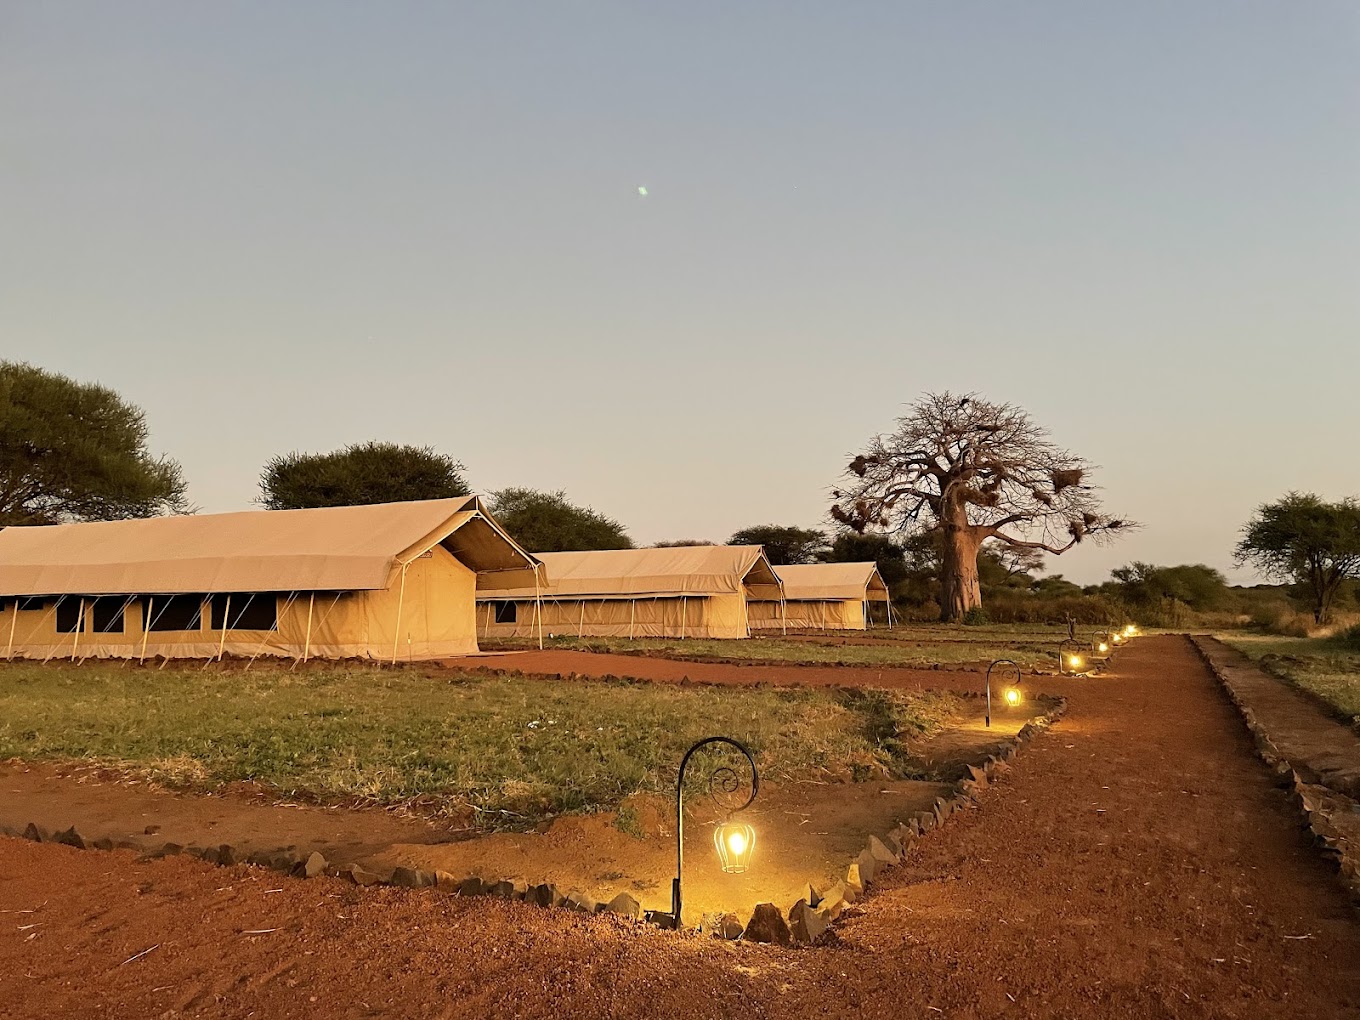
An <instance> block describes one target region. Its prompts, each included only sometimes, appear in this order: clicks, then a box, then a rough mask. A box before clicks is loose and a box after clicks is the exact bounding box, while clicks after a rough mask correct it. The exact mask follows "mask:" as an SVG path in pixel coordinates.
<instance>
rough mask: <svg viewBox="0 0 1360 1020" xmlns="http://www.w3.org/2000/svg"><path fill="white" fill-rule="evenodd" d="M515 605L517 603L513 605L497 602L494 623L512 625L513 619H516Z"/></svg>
mask: <svg viewBox="0 0 1360 1020" xmlns="http://www.w3.org/2000/svg"><path fill="white" fill-rule="evenodd" d="M516 605H517V603H515V602H497V603H496V622H497V623H514V622H515V619H516V617H515V607H516Z"/></svg>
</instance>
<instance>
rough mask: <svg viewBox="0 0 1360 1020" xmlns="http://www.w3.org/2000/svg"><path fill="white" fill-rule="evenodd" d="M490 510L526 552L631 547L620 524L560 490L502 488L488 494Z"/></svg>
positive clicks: (625, 531)
mask: <svg viewBox="0 0 1360 1020" xmlns="http://www.w3.org/2000/svg"><path fill="white" fill-rule="evenodd" d="M491 512H492V513H494V514H495V515H496V519H497V520H499V521H500V522H501V524H503V525H504V526H505V530H506V531H508V532H509V533H510V535H511V536H512V537H513V538H514V539H515V541H516V542H518V543H519V544H520V545H522V546H523V547H524V548H525V549H527V550H529V552H576V551H581V550H588V549H632V548H633V540H632V539H631V538H629V537H628V532H627V530H626V529H625V528H624V526H623V525H622V524H620V523H619V522H618V521H616V520H614V518H612V517H606V516H605V515H604V514H602V513H599V512H597V511H595V510H592V509H591V508H590V507H584V506H577V505H576V504H574V503H572V502H571V501H570V500H569V499H567V494H566V493H565V492H562V491H558V492H540V491H538V490H537V489H524V488H510V489H501V490H500V491H499V492H493V493H492V494H491Z"/></svg>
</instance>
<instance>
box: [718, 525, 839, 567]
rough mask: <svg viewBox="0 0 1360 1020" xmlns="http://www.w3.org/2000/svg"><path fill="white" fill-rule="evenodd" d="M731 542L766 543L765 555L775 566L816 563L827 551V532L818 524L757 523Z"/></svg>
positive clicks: (731, 543)
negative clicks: (809, 526) (820, 529)
mask: <svg viewBox="0 0 1360 1020" xmlns="http://www.w3.org/2000/svg"><path fill="white" fill-rule="evenodd" d="M728 544H729V545H763V546H764V547H765V555H766V556H767V557H769V560H770V562H771V563H773V564H774V565H775V566H777V567H778V566H785V565H787V564H790V563H816V562H817V561H818V560H819V559H821V556H822V553H823V552H825V551H826V547H827V546H826V535H824V534H823V533H822V532H820V531H817V530H816V529H814V528H795V527H784V526H781V525H778V524H756V525H753V526H752V527H749V528H742V529H741V530H740V531H738V532H737V533H736V534H734V535H733V536H732V537H731V538H730V539H728Z"/></svg>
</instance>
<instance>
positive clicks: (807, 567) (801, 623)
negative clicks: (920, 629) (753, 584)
mask: <svg viewBox="0 0 1360 1020" xmlns="http://www.w3.org/2000/svg"><path fill="white" fill-rule="evenodd" d="M774 569H775V573H776V574H778V575H779V580H780V583H781V584H782V586H783V589H784V597H783V601H781V602H778V603H775V602H754V603H752V604H751V606H750V608H749V612H750V617H751V629H752V630H753V631H755V632H760V633H772V632H775V631H779V632H787V631H790V630H866V629H867V628H868V627H869V625H870V623H871V621H872V620H873V615H874V614H873V606H874V605H875V604H876V603H878V604H881V605H882V606H883V611H882V616H881V619H882V620H883V622H884V623H891V622H892V601H891V599H890V598H889V595H888V586H887V585H886V584H885V583H884V581H883V576H882V575H881V574H880V573H879V572H878V566H877V564H875V563H874V562H872V561H870V562H868V563H799V564H789V565H786V566H780V567H775V568H774Z"/></svg>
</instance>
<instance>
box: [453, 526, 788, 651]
mask: <svg viewBox="0 0 1360 1020" xmlns="http://www.w3.org/2000/svg"><path fill="white" fill-rule="evenodd" d="M538 559H539V560H541V561H542V563H543V567H544V571H545V572H546V575H547V580H546V584H545V585H544V586H543V587H542V588H541V589H535V588H533V587H527V586H524V585H515V586H510V585H507V586H505V587H504V588H500V589H492V588H490V587H486V588H483V589H480V590H479V591H478V592H477V599H478V601H479V602H480V603H481V605H480V606H479V610H478V617H477V623H478V631H479V633H480V634H482V635H484V636H491V637H529V636H537V635H538V634H539V633H540V629H539V628H540V626H541V628H542V630H541V632H542V633H543V634H546V635H558V636H561V635H574V636H577V637H585V636H590V637H628V638H641V637H678V638H744V637H748V636H749V635H750V626H749V618H748V615H747V603H748V601H749V600H751V599H774V600H778V599H779V598H780V596H781V589H780V585H779V578H778V577H777V576H776V575H775V572H774V568H773V567H771V566H770V561H769V560H768V559H766V557H765V551H764V550H763V549H762V548H761V547H760V546H755V545H703V546H681V547H677V548H667V549H609V550H603V551H598V552H561V553H539V554H538Z"/></svg>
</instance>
